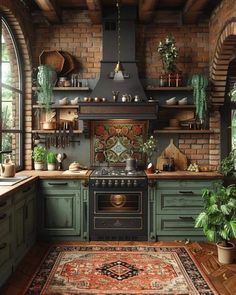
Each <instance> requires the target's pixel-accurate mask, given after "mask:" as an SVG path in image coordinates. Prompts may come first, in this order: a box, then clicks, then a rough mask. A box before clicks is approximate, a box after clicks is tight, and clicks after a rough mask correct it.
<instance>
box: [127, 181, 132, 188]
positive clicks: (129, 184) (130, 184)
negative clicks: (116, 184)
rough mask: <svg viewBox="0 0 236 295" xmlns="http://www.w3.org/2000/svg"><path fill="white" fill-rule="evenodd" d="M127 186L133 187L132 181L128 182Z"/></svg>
mask: <svg viewBox="0 0 236 295" xmlns="http://www.w3.org/2000/svg"><path fill="white" fill-rule="evenodd" d="M127 186H128V187H131V186H132V182H131V180H130V179H128V180H127Z"/></svg>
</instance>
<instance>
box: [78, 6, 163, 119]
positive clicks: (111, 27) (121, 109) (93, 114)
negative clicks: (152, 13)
mask: <svg viewBox="0 0 236 295" xmlns="http://www.w3.org/2000/svg"><path fill="white" fill-rule="evenodd" d="M136 17H137V8H136V7H131V6H126V7H121V21H120V61H121V63H122V65H123V68H124V70H125V74H127V78H126V79H124V80H123V81H114V80H113V79H112V78H111V75H110V73H112V72H113V71H114V68H115V66H116V64H117V61H118V60H117V58H118V56H117V55H118V49H117V47H118V43H117V10H116V7H115V6H114V8H112V9H111V8H110V9H107V10H105V11H104V14H103V60H102V61H101V71H100V78H99V80H98V82H97V84H96V86H95V88H94V90H93V91H92V93H91V97H92V98H94V97H99V98H106V102H99V103H91V102H89V103H80V119H89V120H100V119H147V120H148V119H156V118H157V105H156V103H154V102H152V103H149V102H148V101H147V97H146V94H145V92H144V89H143V86H142V84H141V82H140V79H139V76H138V68H137V64H136V59H135V23H136ZM112 91H119V96H118V101H117V102H113V99H112ZM123 94H128V95H131V96H132V97H134V96H135V95H138V96H139V98H140V99H141V100H142V101H141V102H121V97H122V95H123Z"/></svg>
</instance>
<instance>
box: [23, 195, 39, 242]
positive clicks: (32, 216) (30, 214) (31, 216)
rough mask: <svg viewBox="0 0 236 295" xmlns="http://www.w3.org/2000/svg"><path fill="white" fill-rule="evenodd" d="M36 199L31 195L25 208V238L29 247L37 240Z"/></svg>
mask: <svg viewBox="0 0 236 295" xmlns="http://www.w3.org/2000/svg"><path fill="white" fill-rule="evenodd" d="M36 220H37V216H36V197H35V195H30V196H29V197H28V198H27V201H26V206H25V236H26V242H27V247H30V246H32V245H33V243H34V242H35V239H36Z"/></svg>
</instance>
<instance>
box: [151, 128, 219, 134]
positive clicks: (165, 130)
mask: <svg viewBox="0 0 236 295" xmlns="http://www.w3.org/2000/svg"><path fill="white" fill-rule="evenodd" d="M153 133H155V134H159V133H162V134H165V133H166V134H168V133H171V134H178V133H183V134H213V133H217V132H215V131H214V130H189V129H173V130H172V129H159V130H158V129H157V130H154V131H153Z"/></svg>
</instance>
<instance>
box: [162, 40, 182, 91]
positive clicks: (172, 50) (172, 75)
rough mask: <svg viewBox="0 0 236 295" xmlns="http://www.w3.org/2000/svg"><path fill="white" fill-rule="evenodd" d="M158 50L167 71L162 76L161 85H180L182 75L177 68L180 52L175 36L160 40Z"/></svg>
mask: <svg viewBox="0 0 236 295" xmlns="http://www.w3.org/2000/svg"><path fill="white" fill-rule="evenodd" d="M157 51H158V53H159V56H160V59H161V61H162V65H163V68H164V71H165V74H164V75H161V76H160V86H166V85H167V86H180V84H181V79H182V77H181V73H180V72H178V71H177V68H176V60H177V58H178V55H179V53H178V49H177V48H176V45H175V39H174V37H172V36H167V37H166V39H165V40H164V41H160V42H159V45H158V47H157Z"/></svg>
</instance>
